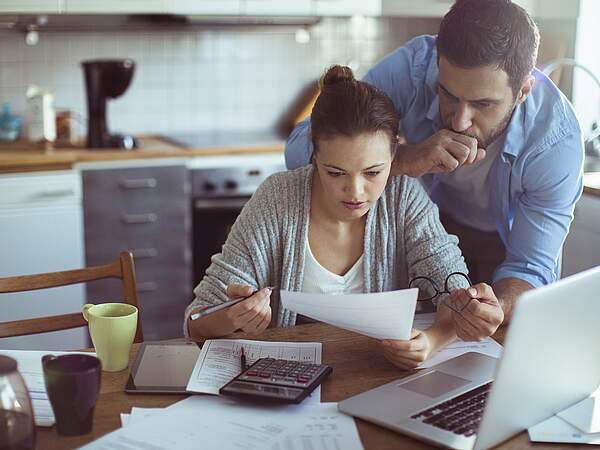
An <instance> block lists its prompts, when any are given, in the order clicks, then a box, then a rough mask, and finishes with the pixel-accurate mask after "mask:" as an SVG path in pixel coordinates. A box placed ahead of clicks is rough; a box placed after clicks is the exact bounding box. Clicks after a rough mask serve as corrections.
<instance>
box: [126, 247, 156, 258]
mask: <svg viewBox="0 0 600 450" xmlns="http://www.w3.org/2000/svg"><path fill="white" fill-rule="evenodd" d="M131 253H133V257H134V258H136V259H141V258H154V257H155V256H157V255H158V250H156V249H155V248H138V249H135V250H131Z"/></svg>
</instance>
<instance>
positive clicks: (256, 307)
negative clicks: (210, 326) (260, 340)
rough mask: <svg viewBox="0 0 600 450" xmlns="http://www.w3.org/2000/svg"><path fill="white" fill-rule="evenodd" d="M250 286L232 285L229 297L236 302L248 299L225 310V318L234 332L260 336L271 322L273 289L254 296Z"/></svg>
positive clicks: (229, 287)
mask: <svg viewBox="0 0 600 450" xmlns="http://www.w3.org/2000/svg"><path fill="white" fill-rule="evenodd" d="M252 292H253V290H252V288H251V287H250V286H242V285H240V284H230V285H229V286H228V287H227V296H228V297H229V298H230V299H232V300H234V299H236V298H240V297H248V296H249V297H248V298H247V299H246V300H244V301H242V302H240V303H238V304H236V305H233V306H231V307H229V308H227V309H225V311H224V312H225V317H226V319H227V321H228V322H229V323H230V324H231V326H232V327H233V329H234V330H242V331H245V332H246V333H250V334H259V333H261V332H263V331H264V330H266V328H267V327H268V326H269V323H270V322H271V305H270V300H271V289H270V288H263V289H261V290H259V291H256V292H255V293H254V294H252Z"/></svg>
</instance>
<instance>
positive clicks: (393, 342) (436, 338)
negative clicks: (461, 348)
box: [380, 308, 456, 370]
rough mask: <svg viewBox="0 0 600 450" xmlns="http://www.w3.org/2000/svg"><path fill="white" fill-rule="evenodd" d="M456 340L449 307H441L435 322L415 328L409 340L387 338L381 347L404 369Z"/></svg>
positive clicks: (411, 367)
mask: <svg viewBox="0 0 600 450" xmlns="http://www.w3.org/2000/svg"><path fill="white" fill-rule="evenodd" d="M455 340H456V332H455V331H454V323H453V320H452V316H451V314H450V310H449V309H448V308H439V309H438V311H437V313H436V317H435V321H434V323H433V324H432V325H431V326H430V327H429V328H428V329H426V330H417V329H413V330H412V333H411V338H410V339H409V340H408V341H400V340H397V339H385V340H383V341H381V343H380V347H381V350H382V352H383V354H384V356H385V357H386V358H387V359H388V360H389V361H390V362H392V363H393V364H394V365H396V366H398V367H399V368H401V369H403V370H410V369H414V368H416V367H417V366H418V365H419V364H421V363H422V362H424V361H425V360H427V359H428V358H429V357H430V356H431V355H434V354H435V353H437V352H438V351H440V350H441V349H443V348H444V347H446V346H447V345H448V344H451V343H452V342H454V341H455Z"/></svg>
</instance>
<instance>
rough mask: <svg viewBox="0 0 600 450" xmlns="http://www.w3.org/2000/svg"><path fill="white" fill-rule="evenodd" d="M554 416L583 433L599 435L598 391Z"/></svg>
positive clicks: (599, 403) (599, 393)
mask: <svg viewBox="0 0 600 450" xmlns="http://www.w3.org/2000/svg"><path fill="white" fill-rule="evenodd" d="M556 415H557V416H558V417H560V418H561V419H563V420H565V421H566V422H569V423H570V424H571V425H574V426H576V427H577V428H579V429H580V430H581V431H583V432H584V433H600V389H599V390H597V391H596V392H594V393H593V394H592V395H590V396H589V397H588V398H586V399H583V400H582V401H580V402H578V403H576V404H574V405H573V406H570V407H568V408H567V409H564V410H562V411H561V412H559V413H557V414H556Z"/></svg>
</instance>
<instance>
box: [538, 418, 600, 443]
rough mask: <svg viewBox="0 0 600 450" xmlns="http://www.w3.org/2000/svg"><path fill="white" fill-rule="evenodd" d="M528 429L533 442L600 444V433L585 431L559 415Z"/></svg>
mask: <svg viewBox="0 0 600 450" xmlns="http://www.w3.org/2000/svg"><path fill="white" fill-rule="evenodd" d="M527 431H528V433H529V440H530V441H531V442H557V443H574V444H596V445H598V444H600V433H589V434H588V433H584V432H582V431H581V430H580V429H578V428H575V427H574V426H573V425H571V424H570V423H568V422H565V421H564V420H563V419H561V418H560V417H558V416H552V417H550V418H549V419H546V420H544V421H543V422H541V423H538V424H537V425H534V426H532V427H530V428H529V430H527Z"/></svg>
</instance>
